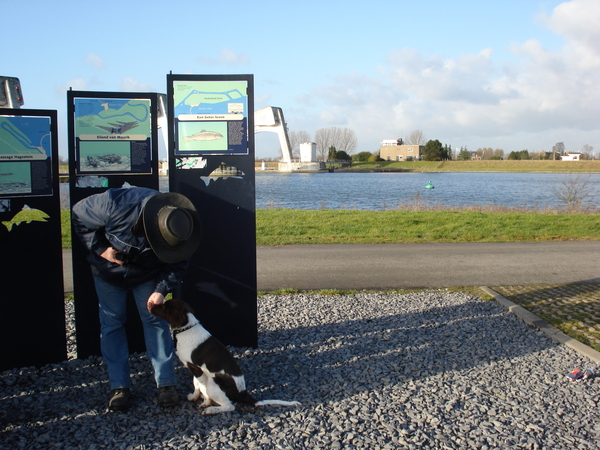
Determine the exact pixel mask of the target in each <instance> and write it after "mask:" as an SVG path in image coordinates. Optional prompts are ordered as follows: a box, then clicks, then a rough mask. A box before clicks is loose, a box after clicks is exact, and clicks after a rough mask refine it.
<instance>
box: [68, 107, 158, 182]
mask: <svg viewBox="0 0 600 450" xmlns="http://www.w3.org/2000/svg"><path fill="white" fill-rule="evenodd" d="M151 134H152V133H151V115H150V100H147V99H122V98H115V99H101V98H77V99H75V136H76V140H77V148H76V150H77V168H78V172H79V173H82V174H83V173H99V172H102V173H149V171H150V167H151V162H150V151H151V147H150V139H151Z"/></svg>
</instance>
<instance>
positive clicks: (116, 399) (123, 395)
mask: <svg viewBox="0 0 600 450" xmlns="http://www.w3.org/2000/svg"><path fill="white" fill-rule="evenodd" d="M108 409H110V410H111V411H127V410H128V409H129V389H128V388H119V389H113V390H112V391H110V400H109V402H108Z"/></svg>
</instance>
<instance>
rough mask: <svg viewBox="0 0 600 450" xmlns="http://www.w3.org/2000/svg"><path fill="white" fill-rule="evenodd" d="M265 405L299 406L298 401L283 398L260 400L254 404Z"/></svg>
mask: <svg viewBox="0 0 600 450" xmlns="http://www.w3.org/2000/svg"><path fill="white" fill-rule="evenodd" d="M265 405H275V406H301V405H302V404H301V403H300V402H286V401H283V400H261V401H259V402H256V403H255V404H254V406H265Z"/></svg>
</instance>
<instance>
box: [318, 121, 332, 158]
mask: <svg viewBox="0 0 600 450" xmlns="http://www.w3.org/2000/svg"><path fill="white" fill-rule="evenodd" d="M315 143H316V144H317V159H319V160H321V161H326V160H327V155H328V154H329V147H331V146H332V145H333V136H332V132H331V128H320V129H318V130H317V131H316V132H315Z"/></svg>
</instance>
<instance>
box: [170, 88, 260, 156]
mask: <svg viewBox="0 0 600 450" xmlns="http://www.w3.org/2000/svg"><path fill="white" fill-rule="evenodd" d="M173 97H174V105H175V106H174V116H175V130H176V131H175V139H176V142H177V144H176V146H175V154H176V155H179V156H183V155H227V154H230V155H247V154H248V82H247V81H246V80H230V81H214V80H206V81H205V80H175V81H173Z"/></svg>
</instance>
